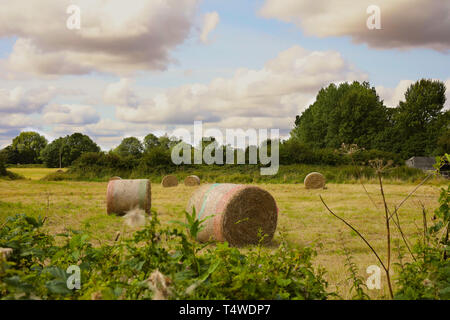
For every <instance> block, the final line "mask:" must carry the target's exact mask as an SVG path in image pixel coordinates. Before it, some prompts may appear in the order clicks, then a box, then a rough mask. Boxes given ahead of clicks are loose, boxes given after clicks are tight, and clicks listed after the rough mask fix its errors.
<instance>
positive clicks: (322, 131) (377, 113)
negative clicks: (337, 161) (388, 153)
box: [291, 81, 388, 149]
mask: <svg viewBox="0 0 450 320" xmlns="http://www.w3.org/2000/svg"><path fill="white" fill-rule="evenodd" d="M387 124H388V114H387V108H386V107H385V106H384V105H383V102H382V101H381V100H380V97H379V96H378V95H377V93H376V90H375V88H373V87H370V85H369V83H367V82H363V83H359V82H357V81H355V82H353V83H351V84H349V83H342V84H340V85H339V86H336V85H335V84H330V85H329V86H328V87H327V88H325V89H321V90H320V91H319V93H318V95H317V97H316V101H315V102H314V103H313V104H312V105H310V106H309V108H308V109H306V110H305V111H304V112H303V113H302V115H301V116H297V118H296V121H295V128H294V130H292V132H291V136H292V137H293V138H294V139H298V140H299V141H300V142H301V143H303V144H305V145H307V146H309V147H312V148H337V147H339V146H340V145H341V144H342V143H356V144H358V145H359V146H361V147H364V148H366V149H370V148H376V147H377V141H378V140H379V139H378V136H379V135H380V132H382V131H383V130H384V128H385V127H386V126H387Z"/></svg>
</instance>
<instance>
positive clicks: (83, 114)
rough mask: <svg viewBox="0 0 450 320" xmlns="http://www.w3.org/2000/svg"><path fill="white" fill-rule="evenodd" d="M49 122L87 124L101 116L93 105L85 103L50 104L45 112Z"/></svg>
mask: <svg viewBox="0 0 450 320" xmlns="http://www.w3.org/2000/svg"><path fill="white" fill-rule="evenodd" d="M43 118H44V121H45V122H46V123H47V124H58V125H62V124H66V125H85V124H91V123H96V122H98V121H99V120H100V116H99V114H98V113H97V111H96V110H95V108H93V107H91V106H84V105H67V104H65V105H49V106H48V107H46V108H45V110H44V114H43Z"/></svg>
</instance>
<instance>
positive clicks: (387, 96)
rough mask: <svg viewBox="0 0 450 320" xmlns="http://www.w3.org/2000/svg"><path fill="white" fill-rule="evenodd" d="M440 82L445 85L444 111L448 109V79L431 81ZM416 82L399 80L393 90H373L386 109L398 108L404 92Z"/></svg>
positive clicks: (449, 81)
mask: <svg viewBox="0 0 450 320" xmlns="http://www.w3.org/2000/svg"><path fill="white" fill-rule="evenodd" d="M433 80H439V81H442V82H443V83H444V84H445V87H446V91H445V96H446V98H447V100H446V102H445V104H444V110H449V109H450V79H447V80H441V79H433ZM415 82H416V81H413V80H401V81H399V83H398V84H397V86H396V87H395V88H389V87H384V86H377V87H375V89H376V90H377V93H378V95H379V96H380V98H381V99H383V100H384V104H385V105H386V106H387V107H391V108H395V107H397V106H398V104H399V102H400V101H404V100H405V93H406V90H407V89H408V88H409V86H411V85H412V84H413V83H415Z"/></svg>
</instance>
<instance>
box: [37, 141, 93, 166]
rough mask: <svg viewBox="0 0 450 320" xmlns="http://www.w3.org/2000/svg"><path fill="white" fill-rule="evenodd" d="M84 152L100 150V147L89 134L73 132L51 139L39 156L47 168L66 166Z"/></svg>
mask: <svg viewBox="0 0 450 320" xmlns="http://www.w3.org/2000/svg"><path fill="white" fill-rule="evenodd" d="M86 152H100V147H99V146H98V145H97V144H96V143H95V142H94V141H92V139H91V138H90V137H89V136H87V135H84V134H81V133H74V134H72V135H70V136H69V135H68V136H66V137H64V138H58V139H55V140H53V141H52V142H51V143H50V144H48V146H47V147H46V148H45V149H44V150H43V151H42V153H41V158H42V160H43V161H44V163H45V165H46V166H47V167H49V168H57V167H59V166H60V165H61V166H62V167H68V166H70V165H72V163H73V162H74V161H75V160H77V159H78V158H79V157H80V156H81V155H82V154H83V153H86Z"/></svg>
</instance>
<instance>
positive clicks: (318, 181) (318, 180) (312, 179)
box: [304, 172, 325, 189]
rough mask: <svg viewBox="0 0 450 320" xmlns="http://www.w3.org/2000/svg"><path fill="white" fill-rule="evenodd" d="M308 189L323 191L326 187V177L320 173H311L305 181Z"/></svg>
mask: <svg viewBox="0 0 450 320" xmlns="http://www.w3.org/2000/svg"><path fill="white" fill-rule="evenodd" d="M304 183H305V187H306V189H322V188H324V187H325V177H324V175H323V174H321V173H319V172H311V173H310V174H308V175H307V176H306V177H305V180H304Z"/></svg>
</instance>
